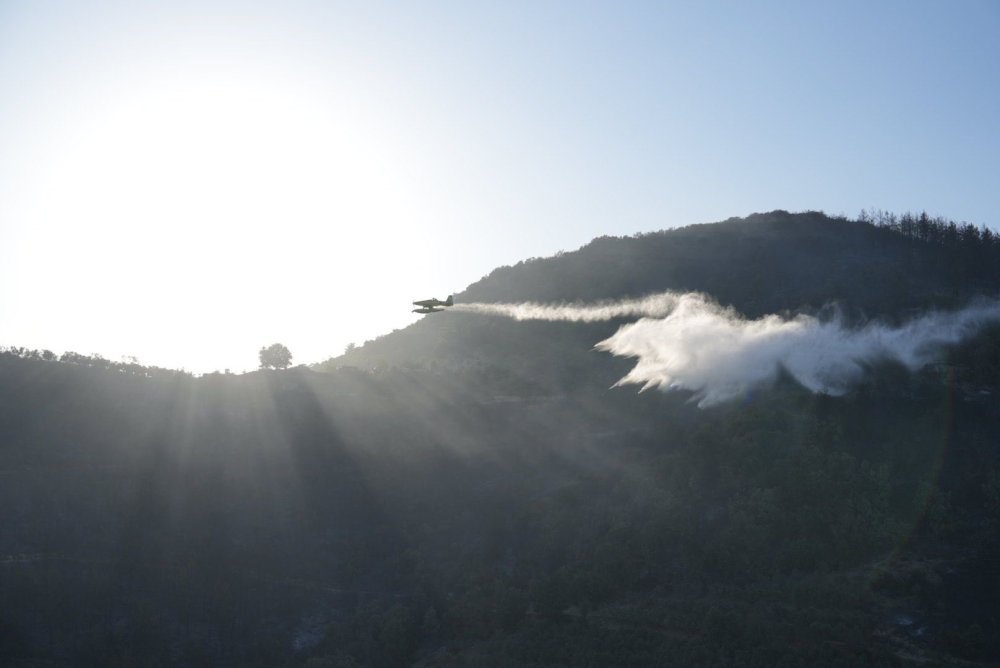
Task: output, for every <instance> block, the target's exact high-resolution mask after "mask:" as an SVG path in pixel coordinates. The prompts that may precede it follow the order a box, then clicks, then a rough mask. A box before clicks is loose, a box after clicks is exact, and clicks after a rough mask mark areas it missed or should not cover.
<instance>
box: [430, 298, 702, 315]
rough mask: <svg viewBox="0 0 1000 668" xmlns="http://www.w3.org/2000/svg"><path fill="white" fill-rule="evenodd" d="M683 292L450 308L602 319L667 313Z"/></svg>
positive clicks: (484, 304)
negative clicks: (584, 301) (582, 301)
mask: <svg viewBox="0 0 1000 668" xmlns="http://www.w3.org/2000/svg"><path fill="white" fill-rule="evenodd" d="M682 297H684V295H683V294H681V293H678V292H661V293H659V294H654V295H649V296H647V297H642V298H639V299H627V300H624V301H607V302H596V303H593V304H578V303H565V304H539V303H536V302H524V303H521V304H502V303H499V304H492V303H469V304H455V305H454V306H453V307H451V308H450V309H449V310H450V311H458V312H464V313H482V314H485V315H499V316H505V317H508V318H513V319H514V320H550V321H568V322H601V321H605V320H614V319H616V318H628V317H654V318H657V317H663V316H666V315H667V314H669V313H670V312H672V311H673V310H674V309H675V308H676V307H677V304H678V303H679V301H680V300H681V298H682Z"/></svg>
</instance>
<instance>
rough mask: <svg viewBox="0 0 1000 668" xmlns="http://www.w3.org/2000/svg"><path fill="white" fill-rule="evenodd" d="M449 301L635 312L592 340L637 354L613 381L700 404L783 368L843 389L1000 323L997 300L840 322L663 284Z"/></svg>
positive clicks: (485, 309)
mask: <svg viewBox="0 0 1000 668" xmlns="http://www.w3.org/2000/svg"><path fill="white" fill-rule="evenodd" d="M453 310H460V311H465V312H474V313H487V314H492V315H502V316H507V317H510V318H514V319H516V320H560V321H576V322H595V321H600V320H611V319H614V318H621V317H627V316H640V319H639V320H638V321H636V322H634V323H631V324H627V325H623V326H622V327H621V328H619V330H618V331H617V332H616V333H615V334H614V335H612V336H611V337H609V338H608V339H606V340H604V341H601V342H600V343H598V344H597V346H596V348H597V349H598V350H603V351H607V352H609V353H611V354H613V355H618V356H621V357H633V358H635V359H636V365H635V367H634V368H633V369H632V370H631V371H630V372H629V373H628V374H626V375H625V377H624V378H622V379H621V380H619V381H618V383H617V385H625V384H638V385H641V386H642V390H646V389H649V388H660V389H662V390H664V391H670V390H677V389H683V390H689V391H691V392H693V393H694V398H695V400H696V401H697V402H698V405H699V406H701V407H707V406H713V405H715V404H719V403H722V402H725V401H729V400H731V399H734V398H736V397H739V396H741V395H742V394H743V393H745V392H746V391H748V390H750V389H752V388H754V387H757V386H761V385H766V384H769V383H772V382H774V380H775V379H776V378H777V377H778V374H779V372H780V371H781V370H782V369H784V370H786V371H787V372H788V373H789V374H791V375H792V377H794V378H795V379H796V380H797V381H798V382H799V383H801V384H802V385H803V386H804V387H806V388H808V389H809V390H811V391H813V392H817V393H824V394H831V395H839V394H843V393H844V392H846V391H847V390H848V389H849V388H850V387H851V386H852V385H853V384H854V383H856V382H857V381H858V380H860V379H861V377H862V375H863V373H864V369H865V365H866V364H869V363H871V362H874V361H877V360H895V361H897V362H899V363H901V364H903V365H905V366H906V367H907V368H908V369H911V370H915V369H918V368H920V367H922V366H924V365H926V364H928V363H930V362H932V361H933V360H934V359H935V355H936V354H937V353H938V352H939V351H940V349H941V347H943V346H947V345H954V344H956V343H959V342H960V341H962V340H963V339H966V338H969V337H970V336H972V335H974V334H975V333H976V332H977V331H979V330H980V329H981V328H982V327H983V326H985V325H987V324H989V323H991V322H1000V301H997V300H993V301H979V302H976V303H973V304H971V305H970V306H967V307H966V308H964V309H961V310H959V311H954V312H948V313H946V312H937V311H934V312H929V313H927V314H925V315H922V316H920V317H917V318H914V319H913V320H910V321H909V322H907V323H905V324H903V325H901V326H899V327H891V326H889V325H886V324H882V323H873V324H869V325H867V326H864V327H861V328H848V327H847V326H846V325H844V323H843V322H842V321H841V320H839V319H833V320H830V321H820V320H818V319H816V318H814V317H811V316H805V315H800V316H797V317H795V318H792V319H785V318H781V317H779V316H777V315H770V316H766V317H763V318H760V319H757V320H747V319H746V318H743V317H742V316H740V315H739V314H737V313H736V312H735V311H734V310H732V309H727V308H723V307H721V306H719V305H718V304H716V303H715V302H713V301H711V300H710V299H709V298H708V297H706V296H704V295H700V294H695V293H689V294H679V293H670V292H668V293H663V294H658V295H651V296H649V297H646V298H643V299H636V300H628V301H621V302H614V303H603V304H594V305H580V304H561V305H544V304H535V303H525V304H464V305H456V306H455V307H454V308H453ZM640 391H641V390H640Z"/></svg>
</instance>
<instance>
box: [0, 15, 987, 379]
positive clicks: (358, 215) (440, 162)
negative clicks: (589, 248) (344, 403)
mask: <svg viewBox="0 0 1000 668" xmlns="http://www.w3.org/2000/svg"><path fill="white" fill-rule="evenodd" d="M998 119H1000V3H998V2H996V1H994V0H981V1H975V0H958V1H955V2H945V1H944V0H942V1H940V2H917V1H911V0H906V1H900V2H784V1H782V2H773V3H767V2H731V3H719V2H683V3H671V2H662V3H649V4H644V3H639V2H630V3H615V2H604V3H591V2H492V3H485V2H483V3H478V2H476V3H473V2H457V1H456V2H453V3H431V2H426V3H424V2H420V3H416V2H408V3H378V4H376V3H367V2H364V3H363V2H355V3H335V2H315V3H310V2H273V3H258V2H219V1H212V0H200V1H199V2H169V3H167V2H160V3H153V2H136V1H129V2H46V1H30V2H29V1H28V0H24V1H21V2H18V1H13V0H11V1H6V2H2V3H0V345H21V346H27V347H33V348H50V349H52V350H55V351H56V352H63V351H65V350H74V351H76V352H81V353H86V354H90V353H101V354H103V355H105V356H106V357H109V358H112V359H119V358H120V357H121V356H123V355H135V356H137V357H138V358H139V359H140V361H142V362H145V363H148V364H157V365H163V366H172V367H184V368H187V369H188V370H193V371H198V372H201V371H210V370H213V369H223V368H226V367H228V368H231V369H233V370H242V369H247V368H253V367H255V366H256V363H257V359H256V355H257V350H258V349H259V348H260V347H261V346H263V345H266V344H270V343H273V342H275V341H280V342H282V343H284V344H286V345H287V346H288V347H289V348H290V349H291V350H292V352H293V354H294V355H295V362H296V363H298V362H304V363H309V362H316V361H320V360H322V359H325V358H327V357H330V356H332V355H335V354H338V353H340V352H341V351H342V350H343V348H344V346H345V345H346V344H347V343H349V342H356V343H361V342H362V341H364V340H365V339H369V338H373V337H375V336H377V335H379V334H383V333H387V332H389V331H391V330H392V329H393V328H396V327H403V326H405V325H407V324H408V323H410V322H413V321H414V320H415V319H416V317H418V316H416V315H415V314H411V313H410V308H411V306H410V302H411V301H412V300H414V299H422V298H427V297H431V296H437V297H440V298H444V297H445V296H446V295H447V294H448V293H450V292H457V291H459V290H461V289H463V288H464V287H465V286H466V285H468V284H469V283H471V282H473V281H475V280H477V279H479V278H480V277H482V276H483V275H485V274H487V273H489V272H490V271H491V270H492V269H493V268H494V267H496V266H498V265H501V264H511V263H514V262H517V261H518V260H521V259H525V258H528V257H534V256H545V255H550V254H552V253H555V252H556V251H559V250H572V249H574V248H577V247H579V246H580V245H582V244H584V243H586V242H587V241H588V240H590V239H591V238H593V237H595V236H599V235H602V234H612V235H621V234H632V233H635V232H639V231H648V230H656V229H663V228H668V227H674V226H679V225H687V224H691V223H698V222H711V221H715V220H721V219H724V218H728V217H730V216H742V215H746V214H749V213H752V212H755V211H765V210H771V209H775V208H782V209H788V210H792V211H798V210H805V209H822V210H825V211H827V212H828V213H834V214H836V213H845V214H847V215H851V216H853V215H855V214H856V213H857V212H858V211H859V210H860V209H861V208H863V207H879V208H883V209H891V210H895V211H904V210H927V211H928V212H929V213H932V214H934V215H945V216H948V217H950V218H954V219H956V220H960V221H968V222H972V223H975V224H977V225H978V224H986V225H989V226H990V227H993V228H994V229H997V225H998V221H1000V218H998V212H1000V178H998V177H1000V168H998V165H1000V123H998Z"/></svg>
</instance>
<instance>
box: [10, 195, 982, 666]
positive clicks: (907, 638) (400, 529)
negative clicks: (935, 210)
mask: <svg viewBox="0 0 1000 668" xmlns="http://www.w3.org/2000/svg"><path fill="white" fill-rule="evenodd" d="M919 220H920V219H915V220H914V224H913V229H912V230H911V229H909V228H906V229H905V230H904V229H903V228H902V227H901V228H900V229H894V228H892V227H888V226H883V227H879V226H874V225H869V224H867V223H859V222H850V221H844V220H836V219H830V218H827V217H825V216H822V215H820V214H797V215H792V214H786V213H782V212H774V213H772V214H765V215H761V216H752V217H750V218H748V219H745V220H739V221H727V222H725V223H721V224H718V225H706V226H694V227H692V228H685V229H682V230H676V231H670V232H664V233H661V234H656V235H648V236H645V237H643V238H639V239H602V240H597V241H595V242H593V243H592V244H589V245H588V246H586V247H584V248H583V249H581V250H580V251H577V252H575V253H567V254H564V255H562V256H560V257H556V258H549V259H546V260H537V261H531V262H527V263H524V264H522V265H520V266H517V267H510V268H503V269H499V270H497V271H496V272H493V273H492V274H491V275H490V276H488V277H486V278H484V279H483V280H482V281H480V282H479V283H476V284H475V285H473V286H470V288H469V289H468V290H467V291H466V292H465V293H464V294H462V295H459V296H458V297H459V301H462V300H464V301H466V302H468V301H472V300H480V301H496V300H503V301H518V300H523V299H535V300H545V301H548V300H554V301H563V300H592V299H597V298H618V297H622V296H628V295H641V294H645V293H648V292H657V291H661V290H665V289H674V290H700V291H705V292H709V293H710V294H712V295H714V296H715V297H717V298H718V299H719V300H720V301H722V302H723V303H725V304H730V305H732V306H734V307H735V308H737V309H739V310H740V311H741V312H743V313H745V314H747V315H750V316H753V315H759V314H763V313H769V312H776V311H777V312H780V311H783V310H796V309H814V310H815V309H819V308H821V307H822V306H823V305H824V304H826V303H828V302H831V301H836V302H840V303H841V304H842V306H843V308H844V309H845V310H846V311H847V312H849V313H851V314H852V317H855V318H860V317H862V316H868V317H870V316H880V317H885V318H888V319H893V318H906V317H908V316H909V314H910V313H911V309H913V308H918V307H925V306H929V305H938V306H942V307H948V306H951V305H954V304H961V303H963V302H964V300H965V299H967V298H970V297H972V296H974V295H976V294H994V293H995V290H996V288H997V282H996V281H997V278H996V273H997V271H998V264H997V263H995V262H994V260H995V257H994V256H995V253H996V251H997V249H996V248H995V247H994V245H993V241H992V240H990V239H989V238H986V241H985V242H984V241H983V237H982V236H981V235H977V237H976V239H974V240H973V239H972V238H971V236H968V240H967V241H965V242H963V241H961V240H960V239H959V238H958V237H956V238H955V239H953V240H951V241H945V240H943V236H942V239H938V240H935V237H934V235H935V234H937V232H933V231H934V230H935V229H937V230H939V231H942V230H943V231H945V232H946V231H947V230H949V229H950V227H949V226H947V225H941V226H940V227H939V228H938V227H934V226H933V225H930V226H925V228H923V230H924V231H923V232H920V236H919V238H918V237H917V235H916V233H915V232H914V230H919V229H921V228H920V227H919V225H918V223H919ZM958 231H960V228H956V234H957V233H958ZM932 232H933V234H932ZM977 258H978V259H977ZM893 277H894V278H893ZM754 281H756V282H755V283H754ZM620 324H621V323H620V322H615V321H611V322H605V323H591V324H573V323H559V322H515V321H512V320H508V319H505V318H498V317H487V316H481V315H473V314H468V313H464V314H459V313H453V314H442V315H439V316H433V317H431V318H426V319H424V320H422V321H421V322H419V323H417V324H415V325H414V326H412V327H410V328H407V329H405V330H403V331H400V332H396V333H394V334H391V335H388V336H386V337H382V338H381V339H379V340H377V341H375V342H372V343H369V344H367V345H365V346H362V347H361V348H360V349H358V350H355V351H353V352H352V353H350V354H349V355H346V356H345V357H342V358H339V359H336V360H332V361H330V362H329V363H326V364H324V365H322V368H323V369H325V370H326V372H318V371H315V370H309V369H305V368H301V367H299V368H295V369H290V370H287V371H271V372H255V373H250V374H244V375H239V376H236V375H229V374H210V375H207V376H204V377H201V378H192V377H190V376H187V375H184V374H177V373H170V372H168V371H165V370H162V369H145V368H143V367H140V366H138V365H113V364H108V363H107V361H106V360H94V359H89V358H86V357H82V356H78V355H77V356H70V357H67V358H66V359H65V360H63V361H56V360H53V359H49V358H47V357H48V356H44V355H36V354H34V353H33V352H32V351H25V350H20V349H18V350H7V351H2V352H0V527H3V531H2V532H0V663H2V664H4V665H11V666H22V667H28V666H39V665H45V666H106V665H148V666H198V665H211V666H295V667H298V666H310V667H311V668H315V667H316V666H342V667H344V666H357V665H364V666H385V667H390V666H402V665H419V666H426V667H428V668H430V667H439V666H440V667H444V666H466V665H479V666H553V667H554V666H571V665H572V666H587V665H590V666H604V665H622V666H659V665H685V666H718V665H734V666H735V665H739V666H775V665H784V666H799V665H802V666H843V665H873V666H917V665H954V666H976V665H995V664H996V663H997V661H1000V642H998V640H997V639H998V638H1000V626H998V622H997V620H998V619H1000V609H998V607H997V601H998V600H1000V573H998V571H997V569H996V567H995V565H996V563H997V559H998V555H1000V450H998V448H997V443H998V442H1000V329H998V328H993V329H986V330H983V331H982V332H980V333H979V334H978V335H977V336H976V337H974V338H973V339H971V340H969V341H967V342H965V343H964V344H963V345H961V346H959V347H956V348H953V349H951V350H948V351H946V353H945V359H944V361H945V362H947V363H946V364H941V365H937V366H935V367H932V368H926V369H922V370H919V371H917V372H913V373H911V372H909V371H907V370H906V369H904V368H902V367H901V366H899V365H898V364H893V363H890V362H886V363H879V364H872V365H870V366H869V367H867V368H866V373H865V375H864V376H863V377H862V378H861V380H860V381H859V382H858V383H857V384H856V385H855V386H853V387H852V389H851V391H850V392H847V393H846V394H844V395H843V396H839V397H833V396H826V395H822V394H813V393H811V392H809V391H807V390H805V389H803V388H802V387H801V386H800V385H799V384H797V383H796V382H794V381H793V380H792V379H791V378H790V377H789V376H787V375H782V376H779V378H778V380H777V381H776V382H775V383H774V385H773V387H769V388H767V389H765V390H761V391H755V392H748V393H746V394H745V395H743V396H741V397H740V400H739V401H732V402H729V403H725V404H722V405H719V406H716V407H714V408H711V409H707V410H701V409H698V408H696V407H695V406H694V405H692V404H691V403H690V402H689V401H688V400H687V399H688V397H687V395H685V394H683V393H670V394H663V393H660V392H646V393H642V394H638V393H636V392H635V390H633V389H631V388H615V389H609V387H610V386H611V384H612V383H614V381H615V380H617V379H618V378H619V377H620V375H621V374H622V373H624V371H625V370H627V369H628V367H629V366H630V362H629V361H628V360H622V359H618V358H613V357H610V356H608V355H606V354H603V353H598V352H595V351H594V350H592V346H593V344H594V342H595V341H597V340H600V339H601V338H603V337H604V336H607V335H608V334H610V333H611V332H613V331H614V330H615V328H617V327H618V326H619V325H620Z"/></svg>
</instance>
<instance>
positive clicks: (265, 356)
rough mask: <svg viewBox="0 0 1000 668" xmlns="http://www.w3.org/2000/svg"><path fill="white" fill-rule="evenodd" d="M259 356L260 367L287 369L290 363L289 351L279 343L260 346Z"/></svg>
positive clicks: (290, 355) (290, 354)
mask: <svg viewBox="0 0 1000 668" xmlns="http://www.w3.org/2000/svg"><path fill="white" fill-rule="evenodd" d="M259 357H260V368H261V369H287V368H288V365H289V364H291V363H292V353H291V351H290V350H288V348H286V347H285V346H283V345H281V344H280V343H272V344H271V345H269V346H267V347H265V348H261V349H260V353H259Z"/></svg>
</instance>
